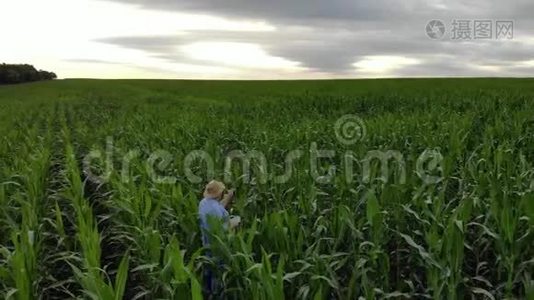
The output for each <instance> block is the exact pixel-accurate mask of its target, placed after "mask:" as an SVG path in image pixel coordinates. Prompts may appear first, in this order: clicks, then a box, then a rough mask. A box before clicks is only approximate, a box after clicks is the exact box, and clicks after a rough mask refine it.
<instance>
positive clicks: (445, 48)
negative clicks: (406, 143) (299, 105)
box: [98, 0, 534, 77]
mask: <svg viewBox="0 0 534 300" xmlns="http://www.w3.org/2000/svg"><path fill="white" fill-rule="evenodd" d="M110 1H119V2H125V3H126V2H127V3H130V4H137V5H140V6H141V7H143V8H145V9H155V10H166V11H169V10H171V11H172V10H174V11H177V12H191V13H202V14H209V15H214V16H222V17H228V18H233V19H238V20H263V21H266V22H268V23H269V24H272V25H274V26H275V27H276V28H277V30H276V31H274V32H228V31H191V32H185V33H182V34H179V35H175V36H153V37H136V36H130V37H112V38H105V39H100V40H98V41H99V42H102V43H108V44H113V45H118V46H121V47H125V48H131V49H138V50H143V51H146V52H148V53H151V54H152V55H153V56H155V57H160V58H164V59H166V60H169V61H172V62H185V63H191V62H193V63H197V64H198V63H202V62H199V61H194V60H192V59H191V58H189V57H187V56H185V55H184V54H183V53H181V52H180V51H177V49H179V47H180V46H182V45H186V44H189V43H193V42H198V41H221V42H244V43H253V44H258V45H261V46H262V47H263V48H264V49H266V51H268V53H269V54H271V55H274V56H279V57H283V58H286V59H289V60H293V61H298V62H301V64H302V65H303V66H304V67H307V68H309V69H310V70H313V71H318V72H326V73H329V74H332V75H336V76H347V77H350V76H358V72H357V70H355V68H354V67H353V66H352V64H353V63H354V62H356V61H358V60H360V59H362V58H363V57H365V56H370V55H395V56H405V57H410V58H416V59H420V60H422V63H421V64H418V65H411V66H404V67H403V68H402V69H399V70H396V71H395V74H398V75H400V76H454V75H456V76H513V75H514V74H518V76H527V75H529V76H533V75H534V72H532V71H533V70H532V68H526V67H518V65H519V63H520V62H521V61H527V60H534V39H533V40H532V41H530V42H528V41H527V40H526V39H527V38H534V30H532V28H534V20H532V17H531V16H530V15H529V14H530V13H531V12H532V11H534V2H532V1H529V0H515V1H511V2H504V1H496V0H489V1H488V0H475V1H469V3H468V4H467V3H466V2H465V1H459V0H454V1H447V2H445V1H441V0H432V1H422V0H407V1H403V2H402V4H401V2H400V1H390V0H377V1H365V2H364V1H351V0H335V1H323V0H311V1H310V0H297V1H283V0H274V1H261V0H248V1H237V0H229V1H216V0H210V1H198V0H196V1H195V0H183V1H170V0H151V1H148V0H132V1H127V0H110ZM431 19H441V20H443V21H444V22H445V24H446V26H447V27H448V29H449V30H450V29H451V26H452V25H451V21H452V20H453V19H493V20H495V19H506V20H508V19H512V20H514V21H515V24H514V30H515V37H514V40H495V39H493V40H490V41H485V40H472V41H454V40H451V39H450V38H449V37H447V36H446V37H444V38H443V39H442V40H431V39H429V38H428V37H427V36H426V35H425V32H424V27H425V25H426V23H427V22H428V20H431ZM492 66H493V67H498V68H500V70H501V71H502V72H499V74H495V70H493V69H491V67H492Z"/></svg>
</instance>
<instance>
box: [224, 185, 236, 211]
mask: <svg viewBox="0 0 534 300" xmlns="http://www.w3.org/2000/svg"><path fill="white" fill-rule="evenodd" d="M234 196H235V192H234V190H228V193H227V194H226V195H224V196H223V199H222V200H221V204H222V205H223V206H224V208H227V209H228V208H229V207H230V206H231V204H232V200H234Z"/></svg>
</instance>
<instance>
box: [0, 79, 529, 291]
mask: <svg viewBox="0 0 534 300" xmlns="http://www.w3.org/2000/svg"><path fill="white" fill-rule="evenodd" d="M347 115H349V116H357V118H358V120H359V121H360V123H359V126H360V128H359V130H360V131H361V132H360V135H359V136H358V137H359V138H358V139H357V140H355V141H351V142H350V143H344V142H342V141H340V138H339V136H338V134H339V133H338V132H336V129H338V128H336V124H337V123H338V120H340V118H343V117H344V116H347ZM0 125H1V126H0V133H1V135H0V136H1V142H0V298H1V299H72V298H78V299H202V297H203V294H202V287H203V279H202V270H203V268H205V267H207V266H210V265H211V266H214V267H216V270H217V277H218V278H219V279H220V281H221V282H222V284H223V287H224V295H222V298H224V299H266V300H267V299H269V300H270V299H387V298H392V299H408V298H414V299H534V278H533V276H534V80H530V79H402V80H401V79H390V80H327V81H172V80H169V81H166V80H58V81H51V82H39V83H31V84H24V85H10V86H1V87H0ZM357 129H358V128H357ZM297 152H298V153H299V155H298V157H297V156H295V157H293V158H292V159H289V158H288V157H290V156H288V155H289V154H290V153H297ZM318 152H321V153H322V155H321V157H319V158H318V157H317V153H318ZM249 154H251V155H250V156H253V155H252V154H254V155H255V157H253V159H249V160H248V161H247V158H246V157H245V158H243V156H248V155H249ZM326 154H327V155H326ZM232 155H234V156H235V157H234V158H235V159H229V157H232ZM325 156H326V157H325ZM384 157H385V158H386V159H380V158H384ZM373 158H378V159H373ZM242 162H246V163H244V164H243V163H242ZM315 162H316V163H315ZM210 164H211V165H210ZM284 173H286V174H288V173H289V176H287V178H285V180H276V177H277V176H278V175H281V174H284ZM210 179H219V180H225V182H226V184H227V187H229V188H234V189H236V191H237V195H236V199H235V202H234V204H233V207H232V212H231V213H232V214H235V215H239V216H241V218H242V224H241V225H240V227H239V228H238V229H237V230H235V231H231V232H227V233H225V234H220V235H217V236H216V239H214V242H213V244H212V245H211V248H212V249H210V251H212V253H213V254H214V255H213V256H209V255H207V252H206V251H207V249H204V248H203V247H202V243H201V238H200V228H199V221H198V203H199V201H200V200H201V198H202V190H203V187H204V185H205V184H206V183H207V182H208V181H209V180H210ZM429 179H431V180H429ZM214 257H216V258H217V259H214ZM216 260H217V261H216Z"/></svg>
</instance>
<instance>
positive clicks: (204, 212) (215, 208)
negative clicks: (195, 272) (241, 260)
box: [198, 180, 240, 295]
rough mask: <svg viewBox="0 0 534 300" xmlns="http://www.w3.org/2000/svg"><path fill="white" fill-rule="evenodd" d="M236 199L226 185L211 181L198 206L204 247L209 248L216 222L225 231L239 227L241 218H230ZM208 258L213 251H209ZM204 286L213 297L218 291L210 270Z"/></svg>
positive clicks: (205, 272)
mask: <svg viewBox="0 0 534 300" xmlns="http://www.w3.org/2000/svg"><path fill="white" fill-rule="evenodd" d="M233 198H234V191H233V190H229V191H228V192H227V193H226V187H225V185H224V183H222V182H220V181H216V180H212V181H210V182H209V183H208V184H207V185H206V188H205V189H204V199H202V200H201V201H200V204H199V205H198V214H199V217H200V230H201V232H202V245H203V246H204V247H209V245H210V232H212V230H214V229H215V228H213V227H212V226H214V225H215V224H214V222H218V223H219V224H220V225H222V227H223V228H224V229H226V230H227V229H233V228H235V227H237V226H238V225H239V222H240V220H239V217H232V218H230V214H229V213H228V210H227V209H228V208H229V207H230V204H231V202H232V200H233ZM208 256H211V251H209V250H208ZM204 284H205V287H206V293H208V294H210V295H213V294H214V293H216V291H217V288H218V287H217V282H216V280H215V279H214V278H213V272H212V270H210V268H206V269H205V270H204Z"/></svg>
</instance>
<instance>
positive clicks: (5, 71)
mask: <svg viewBox="0 0 534 300" xmlns="http://www.w3.org/2000/svg"><path fill="white" fill-rule="evenodd" d="M56 78H57V76H56V74H55V73H54V72H48V71H44V70H37V69H36V68H35V67H34V66H32V65H28V64H16V65H15V64H5V63H3V64H0V84H12V83H23V82H32V81H39V80H52V79H56Z"/></svg>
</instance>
